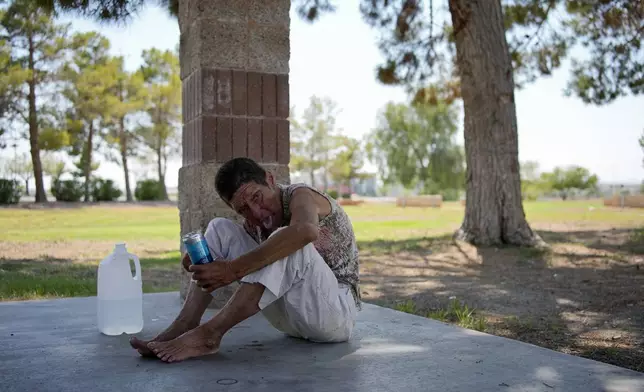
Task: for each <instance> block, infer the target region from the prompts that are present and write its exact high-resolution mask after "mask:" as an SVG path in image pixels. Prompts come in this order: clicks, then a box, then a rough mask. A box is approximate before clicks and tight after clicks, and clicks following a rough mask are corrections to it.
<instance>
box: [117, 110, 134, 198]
mask: <svg viewBox="0 0 644 392" xmlns="http://www.w3.org/2000/svg"><path fill="white" fill-rule="evenodd" d="M119 125H120V129H119V133H120V137H119V139H120V141H121V162H122V163H123V174H124V175H125V198H126V200H127V201H132V190H131V189H130V171H129V169H128V167H127V133H126V132H125V123H124V118H121V122H120V124H119Z"/></svg>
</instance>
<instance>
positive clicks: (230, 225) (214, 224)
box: [207, 218, 239, 232]
mask: <svg viewBox="0 0 644 392" xmlns="http://www.w3.org/2000/svg"><path fill="white" fill-rule="evenodd" d="M238 226H239V225H237V223H235V222H233V221H232V220H230V219H226V218H214V219H213V220H211V221H210V222H209V223H208V229H207V230H211V231H216V232H220V231H222V230H226V231H230V230H234V229H236V228H237V227H238Z"/></svg>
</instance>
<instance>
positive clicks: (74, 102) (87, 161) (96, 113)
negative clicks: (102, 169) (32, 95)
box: [62, 32, 118, 201]
mask: <svg viewBox="0 0 644 392" xmlns="http://www.w3.org/2000/svg"><path fill="white" fill-rule="evenodd" d="M72 46H73V49H74V53H73V57H72V59H71V60H70V61H69V62H67V63H66V64H65V65H64V67H63V70H62V75H63V78H64V80H65V82H66V83H65V88H64V91H63V94H64V96H65V98H67V100H68V101H69V103H70V108H69V110H68V112H67V126H68V130H69V132H70V134H71V135H72V143H71V149H70V153H71V154H72V155H76V156H79V160H78V161H77V162H76V166H77V167H78V168H79V169H80V170H81V172H82V175H83V177H84V178H85V179H84V181H85V184H84V200H85V201H89V200H90V196H91V195H90V193H91V192H90V188H91V175H92V172H93V171H95V170H96V169H97V168H98V165H97V163H95V162H94V159H93V153H94V151H95V150H96V149H97V146H98V143H99V141H100V138H101V137H103V136H104V126H105V122H106V121H109V119H110V116H111V112H110V110H111V108H112V107H114V106H115V105H116V103H117V102H118V100H117V99H116V97H115V96H114V95H113V94H112V93H113V89H114V85H115V83H116V73H117V67H118V63H117V62H116V61H114V60H113V59H112V58H110V56H109V54H108V51H109V48H110V44H109V41H108V40H107V39H106V38H105V37H103V36H102V35H100V34H98V33H96V32H88V33H78V34H75V35H74V37H73V43H72Z"/></svg>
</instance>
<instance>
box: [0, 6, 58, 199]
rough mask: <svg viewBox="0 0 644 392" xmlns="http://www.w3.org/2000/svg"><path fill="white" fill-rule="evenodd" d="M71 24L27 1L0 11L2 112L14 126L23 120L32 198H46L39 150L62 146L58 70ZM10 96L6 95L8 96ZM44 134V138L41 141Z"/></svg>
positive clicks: (0, 92) (0, 94)
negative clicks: (59, 21) (33, 186)
mask: <svg viewBox="0 0 644 392" xmlns="http://www.w3.org/2000/svg"><path fill="white" fill-rule="evenodd" d="M68 30H69V25H58V24H56V23H55V21H54V19H53V16H52V14H51V12H49V11H47V10H45V9H43V8H40V7H38V6H37V5H36V4H35V3H34V2H33V1H30V0H13V1H11V2H10V3H9V5H8V6H7V7H6V8H5V9H3V10H1V11H0V67H1V68H3V70H4V71H6V72H3V73H2V76H0V97H3V96H4V97H5V99H4V100H2V98H0V100H1V101H3V102H2V105H1V106H3V107H2V111H3V112H4V113H0V114H4V115H5V117H6V119H8V120H9V121H11V123H12V125H13V124H20V123H22V124H24V126H25V128H27V130H28V132H25V133H24V135H25V137H26V138H27V139H29V141H30V144H31V146H32V163H33V170H34V178H35V180H36V201H38V202H45V201H47V196H46V194H45V190H44V184H43V179H42V167H41V162H40V149H52V150H53V149H60V148H61V147H62V146H63V145H64V144H65V143H66V141H67V140H66V137H65V134H64V132H60V131H56V127H55V124H56V122H57V120H58V118H59V109H58V106H57V99H56V96H57V88H56V80H57V72H58V69H59V66H60V64H61V62H62V60H63V58H64V56H65V53H66V51H67V47H68V42H67V40H66V38H65V37H66V34H67V32H68ZM7 98H8V99H7ZM41 136H42V140H41Z"/></svg>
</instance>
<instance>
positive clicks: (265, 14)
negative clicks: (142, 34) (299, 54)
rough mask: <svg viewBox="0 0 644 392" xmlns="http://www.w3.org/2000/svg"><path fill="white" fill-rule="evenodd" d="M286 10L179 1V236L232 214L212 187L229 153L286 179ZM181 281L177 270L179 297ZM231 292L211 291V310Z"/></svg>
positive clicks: (271, 0)
mask: <svg viewBox="0 0 644 392" xmlns="http://www.w3.org/2000/svg"><path fill="white" fill-rule="evenodd" d="M289 8H290V1H289V0H180V2H179V28H180V32H181V38H180V52H181V53H180V57H181V58H180V60H181V80H182V85H183V89H182V90H183V139H182V147H183V165H182V167H181V169H180V170H179V214H180V223H181V235H183V234H185V233H187V232H189V231H192V230H196V229H200V230H205V228H206V226H207V224H208V222H209V221H210V220H212V219H213V218H215V217H226V218H231V219H239V217H238V216H237V215H236V214H235V213H234V212H233V211H232V210H231V209H230V208H229V207H228V206H227V205H226V204H225V203H224V202H223V201H222V200H221V199H220V198H219V197H218V196H217V193H216V191H215V174H216V173H217V170H218V168H219V167H220V166H221V164H222V163H223V162H225V161H227V160H228V159H230V158H233V157H240V156H246V157H250V158H252V159H254V160H256V161H258V162H260V163H261V164H262V165H263V166H264V167H265V168H266V169H268V170H270V171H272V172H273V174H274V175H275V177H276V179H277V181H278V182H282V183H288V182H289V171H288V162H289V123H288V120H287V118H288V115H289V83H288V73H289V67H288V63H289V57H290V42H289V25H290V20H289ZM181 250H182V252H183V247H181ZM188 279H189V278H188V276H187V274H186V273H185V272H183V271H182V272H181V298H182V299H184V298H185V294H186V289H187V287H188V283H189V280H188ZM234 289H235V287H234V286H231V287H229V288H227V289H224V290H219V291H218V292H217V293H216V295H215V301H213V307H217V308H220V307H222V306H223V305H224V304H225V303H226V301H227V300H228V299H229V298H230V295H231V294H232V292H233V290H234Z"/></svg>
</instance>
